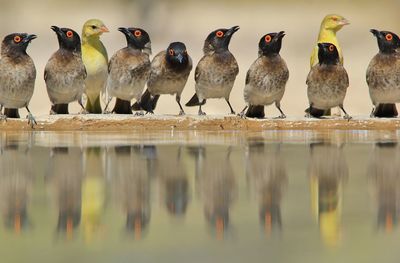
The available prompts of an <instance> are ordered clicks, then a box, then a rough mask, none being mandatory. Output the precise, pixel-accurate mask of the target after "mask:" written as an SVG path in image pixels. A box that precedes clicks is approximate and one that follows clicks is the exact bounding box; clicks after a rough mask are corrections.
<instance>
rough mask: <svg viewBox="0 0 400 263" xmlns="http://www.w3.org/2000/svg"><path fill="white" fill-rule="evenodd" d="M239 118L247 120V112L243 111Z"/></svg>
mask: <svg viewBox="0 0 400 263" xmlns="http://www.w3.org/2000/svg"><path fill="white" fill-rule="evenodd" d="M237 116H238V117H240V118H242V119H246V112H245V111H241V112H240V113H238V115H237Z"/></svg>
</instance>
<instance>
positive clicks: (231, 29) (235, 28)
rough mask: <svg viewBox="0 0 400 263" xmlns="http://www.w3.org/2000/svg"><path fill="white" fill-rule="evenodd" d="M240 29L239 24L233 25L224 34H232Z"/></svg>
mask: <svg viewBox="0 0 400 263" xmlns="http://www.w3.org/2000/svg"><path fill="white" fill-rule="evenodd" d="M239 29H240V27H239V26H234V27H231V28H230V29H229V30H228V31H227V32H226V35H227V36H232V35H233V34H234V33H235V32H236V31H238V30H239Z"/></svg>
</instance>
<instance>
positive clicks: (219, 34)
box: [215, 30, 224, 37]
mask: <svg viewBox="0 0 400 263" xmlns="http://www.w3.org/2000/svg"><path fill="white" fill-rule="evenodd" d="M215 35H216V36H217V37H223V36H224V32H222V31H221V30H219V31H217V33H215Z"/></svg>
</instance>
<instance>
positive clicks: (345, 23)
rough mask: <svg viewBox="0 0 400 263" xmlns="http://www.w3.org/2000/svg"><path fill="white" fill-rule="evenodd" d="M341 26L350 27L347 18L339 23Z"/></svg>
mask: <svg viewBox="0 0 400 263" xmlns="http://www.w3.org/2000/svg"><path fill="white" fill-rule="evenodd" d="M338 24H339V25H340V26H346V25H350V21H349V20H347V19H346V18H343V19H341V20H340V21H339V23H338Z"/></svg>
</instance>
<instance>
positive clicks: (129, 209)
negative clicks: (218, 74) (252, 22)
mask: <svg viewBox="0 0 400 263" xmlns="http://www.w3.org/2000/svg"><path fill="white" fill-rule="evenodd" d="M398 137H399V133H398V132H379V131H374V132H366V131H352V132H346V131H337V132H335V131H332V132H311V131H269V132H263V133H239V132H223V133H216V132H155V133H152V132H148V133H82V132H68V133H51V132H35V133H13V132H4V133H0V145H1V153H0V252H1V255H2V258H3V260H4V262H77V263H78V262H245V261H248V262H308V263H309V262H311V263H312V262H374V263H375V262H378V261H382V262H398V257H399V254H400V253H399V252H398V247H399V245H400V241H399V229H398V220H399V214H400V203H399V201H400V146H399V145H398V144H397V141H398Z"/></svg>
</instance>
